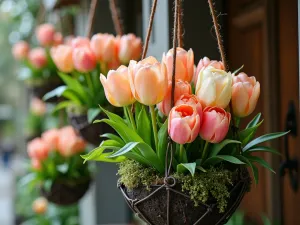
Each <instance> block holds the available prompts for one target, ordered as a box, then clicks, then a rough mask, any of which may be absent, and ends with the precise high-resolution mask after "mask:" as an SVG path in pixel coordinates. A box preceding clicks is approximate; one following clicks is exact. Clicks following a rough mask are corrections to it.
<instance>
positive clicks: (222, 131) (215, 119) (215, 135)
mask: <svg viewBox="0 0 300 225" xmlns="http://www.w3.org/2000/svg"><path fill="white" fill-rule="evenodd" d="M230 119H231V115H230V113H228V112H226V111H225V110H224V109H222V108H219V107H206V108H205V109H204V110H203V116H202V124H201V128H200V136H201V138H202V139H204V140H206V141H208V142H211V143H219V142H221V141H222V140H223V139H224V138H225V137H226V135H227V132H228V129H229V125H230Z"/></svg>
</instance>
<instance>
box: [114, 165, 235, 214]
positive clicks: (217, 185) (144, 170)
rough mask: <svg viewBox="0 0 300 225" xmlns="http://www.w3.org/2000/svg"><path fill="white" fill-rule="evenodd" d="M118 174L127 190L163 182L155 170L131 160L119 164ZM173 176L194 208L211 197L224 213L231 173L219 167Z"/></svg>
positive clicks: (228, 195) (230, 183) (228, 194)
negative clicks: (192, 202) (193, 173)
mask: <svg viewBox="0 0 300 225" xmlns="http://www.w3.org/2000/svg"><path fill="white" fill-rule="evenodd" d="M118 174H119V175H120V182H121V183H123V184H124V185H125V186H126V187H127V188H129V189H133V188H136V187H138V186H142V185H144V186H146V187H147V189H150V185H152V184H158V183H162V180H163V177H160V176H159V175H158V174H157V172H156V170H155V169H153V168H149V167H145V166H143V165H141V164H140V163H138V162H136V161H133V160H126V161H124V162H122V163H120V168H119V171H118ZM173 176H174V177H175V178H176V179H177V180H178V182H180V183H181V185H182V191H183V192H185V193H188V194H189V195H190V196H191V199H192V200H193V201H194V202H195V206H198V205H199V203H200V202H202V203H206V202H207V201H208V200H209V198H210V197H213V198H214V199H216V202H217V206H218V208H219V210H220V212H224V211H225V209H226V207H227V201H228V199H229V197H230V193H229V191H228V187H229V186H230V185H232V179H233V172H231V171H229V170H225V169H224V168H222V167H219V168H211V169H209V170H207V172H206V173H203V172H201V173H196V174H195V176H194V177H193V176H192V175H190V174H177V173H175V174H173Z"/></svg>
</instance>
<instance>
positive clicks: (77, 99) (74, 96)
mask: <svg viewBox="0 0 300 225" xmlns="http://www.w3.org/2000/svg"><path fill="white" fill-rule="evenodd" d="M62 96H63V97H65V98H66V99H69V100H71V101H73V102H74V104H77V105H81V104H84V100H83V99H82V98H81V97H80V96H79V95H78V93H76V92H75V91H73V90H71V89H69V88H68V89H66V90H65V91H64V93H63V94H62Z"/></svg>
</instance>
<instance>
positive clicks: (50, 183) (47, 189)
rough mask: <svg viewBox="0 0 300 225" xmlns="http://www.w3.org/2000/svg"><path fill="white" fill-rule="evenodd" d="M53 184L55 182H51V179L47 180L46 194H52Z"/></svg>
mask: <svg viewBox="0 0 300 225" xmlns="http://www.w3.org/2000/svg"><path fill="white" fill-rule="evenodd" d="M52 184H53V181H52V180H50V179H48V180H46V181H45V182H44V185H43V186H44V189H45V191H46V192H50V190H51V187H52Z"/></svg>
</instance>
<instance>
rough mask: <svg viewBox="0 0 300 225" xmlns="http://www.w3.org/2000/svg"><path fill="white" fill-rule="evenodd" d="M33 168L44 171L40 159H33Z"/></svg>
mask: <svg viewBox="0 0 300 225" xmlns="http://www.w3.org/2000/svg"><path fill="white" fill-rule="evenodd" d="M31 167H32V168H33V169H34V170H41V169H42V165H41V162H40V161H39V160H38V159H35V158H32V159H31Z"/></svg>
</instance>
